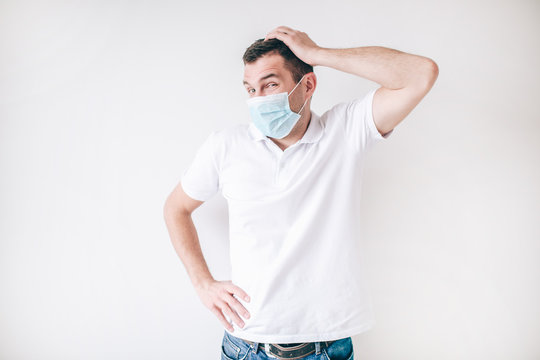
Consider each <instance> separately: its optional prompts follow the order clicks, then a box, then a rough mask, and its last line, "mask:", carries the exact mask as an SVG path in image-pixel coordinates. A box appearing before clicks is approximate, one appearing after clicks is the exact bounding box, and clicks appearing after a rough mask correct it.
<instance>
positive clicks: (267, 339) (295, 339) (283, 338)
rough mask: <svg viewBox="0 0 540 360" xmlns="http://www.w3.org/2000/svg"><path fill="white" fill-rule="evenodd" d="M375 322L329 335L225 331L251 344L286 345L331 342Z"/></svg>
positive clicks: (366, 329) (354, 333)
mask: <svg viewBox="0 0 540 360" xmlns="http://www.w3.org/2000/svg"><path fill="white" fill-rule="evenodd" d="M374 325H375V320H372V321H370V322H368V323H366V324H364V325H362V326H356V327H353V328H349V329H346V330H341V331H333V332H329V333H316V334H307V335H306V334H300V335H299V334H293V335H262V334H250V333H247V332H246V333H244V332H242V331H238V330H235V331H234V332H230V331H229V330H227V329H225V331H226V332H227V333H229V334H230V335H232V336H234V337H237V338H240V339H243V340H248V341H253V342H258V343H270V344H287V343H301V342H315V341H331V340H339V339H343V338H347V337H350V336H353V335H358V334H361V333H363V332H366V331H368V330H370V329H372V328H373V326H374Z"/></svg>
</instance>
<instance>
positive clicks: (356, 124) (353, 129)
mask: <svg viewBox="0 0 540 360" xmlns="http://www.w3.org/2000/svg"><path fill="white" fill-rule="evenodd" d="M375 91H377V89H374V90H371V91H370V92H368V93H367V94H366V95H365V96H364V97H363V98H360V99H355V100H353V101H350V102H348V103H345V119H344V121H345V130H346V131H347V137H348V138H349V139H350V140H351V141H352V143H353V146H354V148H355V149H357V150H361V151H365V150H368V149H370V148H371V147H372V146H373V145H374V144H375V143H377V142H379V141H382V140H385V139H387V138H388V137H389V136H390V135H391V134H392V133H393V132H394V129H392V130H390V131H389V132H387V133H386V134H385V135H384V136H383V135H381V133H380V132H379V130H377V127H376V126H375V122H374V121H373V111H372V110H373V95H375Z"/></svg>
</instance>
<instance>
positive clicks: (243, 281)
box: [181, 89, 393, 343]
mask: <svg viewBox="0 0 540 360" xmlns="http://www.w3.org/2000/svg"><path fill="white" fill-rule="evenodd" d="M375 91H376V89H375V90H372V91H370V92H369V93H367V95H365V96H364V97H363V98H361V99H357V100H353V101H350V102H344V103H340V104H337V105H335V106H333V107H332V108H331V109H329V110H328V111H326V112H325V113H324V114H322V115H321V116H319V115H317V114H315V113H314V112H311V121H310V123H309V126H308V129H307V131H306V133H305V134H304V136H303V137H302V139H300V140H299V141H298V142H297V143H295V144H294V145H291V146H289V147H288V148H287V149H285V151H282V150H281V149H280V148H279V147H278V146H277V145H276V144H274V143H273V142H272V141H271V140H270V139H269V138H267V137H266V136H265V135H263V134H262V133H261V132H260V131H259V130H258V129H257V128H256V127H255V126H254V125H253V123H250V124H241V125H236V126H232V127H229V128H225V129H222V130H219V131H214V132H212V133H211V134H210V136H209V137H208V138H207V139H206V141H205V142H204V143H203V144H202V146H201V147H200V148H199V149H198V152H197V154H196V156H195V159H194V161H193V162H192V163H191V165H190V166H189V168H188V169H187V170H186V171H185V172H184V174H183V176H182V179H181V183H182V187H183V189H184V191H185V192H186V193H187V194H188V195H189V196H190V197H192V198H194V199H197V200H201V201H206V200H208V199H209V198H211V197H212V196H213V195H214V194H216V193H217V192H218V191H221V193H222V194H223V196H224V197H225V199H226V200H227V203H228V210H229V222H230V224H229V229H230V233H229V238H230V259H231V264H232V265H231V266H232V268H231V281H232V282H233V283H234V284H236V285H238V286H239V287H240V288H242V289H244V290H245V291H246V292H247V294H248V295H249V296H250V297H251V301H250V302H245V301H243V300H241V299H239V300H240V302H241V303H242V304H243V305H244V306H245V307H246V309H247V310H248V311H249V312H250V314H251V317H250V318H249V319H244V318H243V317H242V318H243V320H244V322H245V326H244V328H240V327H239V326H237V325H236V324H235V323H233V326H234V329H235V330H234V332H233V333H231V334H232V335H234V336H236V337H239V338H243V339H246V340H250V341H257V342H261V343H298V342H312V341H325V340H336V339H341V338H344V337H349V336H352V335H355V334H358V333H361V332H364V331H366V330H368V329H369V328H371V327H372V326H373V324H374V318H373V311H372V304H371V297H370V294H369V292H368V289H367V288H366V286H365V282H364V278H363V276H364V274H363V272H362V266H361V265H362V264H361V260H362V258H361V256H362V255H361V249H360V248H359V228H358V219H359V217H360V212H359V210H360V187H361V175H362V165H363V161H364V157H365V156H366V153H367V152H368V150H369V149H370V148H371V147H372V146H373V145H374V144H375V143H376V142H378V141H380V140H383V139H386V138H388V136H390V134H391V133H392V132H393V130H392V131H390V132H389V133H387V134H386V135H385V136H384V137H383V136H382V135H381V134H380V133H379V132H378V130H377V128H376V127H375V123H374V122H373V116H372V101H373V94H374V93H375ZM227 319H228V320H230V319H229V318H228V317H227Z"/></svg>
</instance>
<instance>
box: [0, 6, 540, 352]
mask: <svg viewBox="0 0 540 360" xmlns="http://www.w3.org/2000/svg"><path fill="white" fill-rule="evenodd" d="M539 15H540V3H538V2H537V1H524V0H521V1H510V0H508V1H489V2H488V1H464V0H458V1H452V2H449V1H446V2H434V1H427V0H426V1H422V0H414V1H410V2H402V1H396V0H383V1H377V2H375V1H371V2H366V1H337V2H336V1H331V2H313V1H295V2H288V1H281V0H280V1H273V2H266V3H262V2H253V1H249V2H248V1H241V2H240V1H239V2H234V1H233V2H220V1H214V2H178V1H176V2H175V1H72V2H68V1H49V2H39V1H34V2H30V1H3V2H2V3H1V4H0V119H1V122H0V173H1V176H0V198H1V201H0V293H1V294H2V295H1V296H0V319H1V320H0V358H2V359H21V360H22V359H41V360H46V359H102V360H106V359H130V360H137V359H211V358H217V357H218V356H219V346H220V343H221V338H222V336H223V328H222V326H221V324H220V323H219V321H218V320H217V318H216V317H215V316H214V315H213V314H212V313H211V312H210V311H208V310H207V309H206V308H205V307H204V306H203V305H202V303H201V302H200V301H199V299H198V297H197V295H196V293H195V291H194V290H193V288H192V287H191V283H190V281H189V279H188V277H187V274H186V272H185V270H184V268H183V265H182V263H181V262H180V260H179V258H178V257H177V255H176V254H175V253H174V250H173V247H172V245H171V243H170V240H169V238H168V234H167V231H166V228H165V224H164V221H163V216H162V207H163V203H164V201H165V198H166V196H167V195H168V193H169V192H170V191H171V190H172V188H173V187H174V186H175V185H176V184H177V182H178V181H179V179H180V176H181V174H182V173H183V171H184V169H185V168H186V167H187V166H188V165H189V163H190V161H191V160H192V158H193V156H194V154H195V151H196V149H197V147H198V146H199V145H200V144H201V142H202V141H203V140H204V138H205V137H206V136H207V135H208V134H209V133H210V132H211V131H212V130H214V129H218V128H223V127H227V126H230V125H234V124H237V123H246V122H248V121H249V119H248V113H247V109H246V105H245V102H244V100H245V98H246V96H247V95H246V94H245V91H244V89H243V86H242V83H241V80H242V71H243V65H242V62H241V56H242V53H243V51H244V50H245V48H246V47H247V46H248V45H249V44H250V43H251V42H252V41H254V40H255V39H257V38H260V37H263V36H264V35H265V34H266V32H268V31H270V30H271V29H273V28H274V27H276V26H279V25H287V26H290V27H293V28H295V29H299V30H302V31H305V32H306V33H308V35H309V36H310V37H311V38H312V39H313V40H314V41H315V42H317V43H318V44H319V45H321V46H325V47H352V46H367V45H379V46H386V47H391V48H395V49H398V50H402V51H405V52H409V53H413V54H419V55H424V56H427V57H430V58H432V59H434V60H435V61H436V62H437V64H438V65H439V70H440V74H439V78H438V80H437V83H436V84H435V86H434V87H433V89H432V90H431V92H430V93H429V94H428V95H427V96H426V97H425V98H424V100H423V101H422V102H421V103H420V105H419V106H418V107H417V108H416V109H415V110H413V112H412V113H411V114H410V115H409V116H408V117H407V118H406V119H405V120H404V121H403V122H402V123H401V124H400V125H398V127H397V128H396V129H395V131H394V134H393V135H392V137H391V139H390V140H389V141H388V143H385V144H384V145H379V146H378V147H377V148H376V149H374V151H373V152H372V155H371V157H370V158H369V159H368V162H367V163H366V167H365V178H364V183H363V185H362V186H363V192H364V193H363V203H362V209H363V211H364V214H365V217H364V218H363V219H361V221H362V222H363V226H364V233H365V237H364V239H363V242H364V248H365V256H364V257H365V258H366V259H367V260H368V264H367V265H368V268H369V270H370V274H369V279H370V286H371V289H372V292H373V300H374V305H375V311H376V318H377V325H376V327H375V328H374V329H373V330H371V331H369V332H366V333H364V334H360V335H357V336H355V337H354V338H353V339H354V346H355V353H356V355H357V357H358V358H359V359H372V360H383V359H401V360H407V359H415V360H418V359H434V358H437V359H440V360H443V359H448V360H450V359H460V360H468V359H471V360H472V359H475V360H478V359H486V360H488V359H489V360H494V359H501V360H502V359H538V358H540V345H539V343H538V341H537V340H538V338H537V334H539V333H540V310H539V309H540V308H539V307H538V304H539V303H540V271H539V270H540V265H539V264H540V262H539V260H540V259H539V257H540V242H539V240H540V225H539V224H540V222H539V220H540V219H539V217H540V215H539V214H540V191H539V186H538V184H540V141H539V135H538V134H539V131H540V125H539V120H540V118H539V115H540V111H539V107H538V99H539V98H540V85H539V83H540V82H539V81H538V80H540V77H539V75H540V71H539V70H538V64H540V46H539V45H538V44H540V41H539V40H540V39H539V38H540V36H539V35H540V21H539V20H540V16H539ZM315 72H316V74H317V76H318V80H319V84H318V89H317V93H316V94H315V96H314V99H313V108H314V110H315V111H316V112H318V113H322V112H324V110H326V109H327V108H329V107H330V106H332V105H333V104H335V103H337V102H340V101H345V100H351V99H353V98H355V97H358V96H362V95H364V94H365V93H366V92H367V91H369V90H370V89H373V88H375V87H377V86H378V85H377V84H375V83H373V82H371V81H368V80H365V79H361V78H358V77H355V76H353V75H349V74H345V73H340V72H338V71H335V70H332V69H328V68H316V69H315ZM194 220H195V223H196V226H197V228H198V229H199V235H200V239H201V242H202V247H203V251H204V253H205V256H206V259H207V261H208V263H209V265H210V268H211V271H212V273H213V274H214V276H215V277H216V278H217V279H227V277H228V272H229V262H228V261H229V260H228V257H227V255H226V254H227V250H228V243H227V235H226V234H227V212H226V203H225V201H224V199H223V198H222V197H221V196H216V197H214V198H212V199H211V200H210V201H208V202H207V203H205V204H204V205H203V206H202V207H200V208H199V209H198V210H197V211H196V212H195V213H194ZM535 335H536V336H535Z"/></svg>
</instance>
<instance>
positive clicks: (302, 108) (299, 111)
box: [287, 74, 309, 115]
mask: <svg viewBox="0 0 540 360" xmlns="http://www.w3.org/2000/svg"><path fill="white" fill-rule="evenodd" d="M304 76H306V74H304V75H303V76H302V78H301V79H300V81H299V82H298V84H296V86H295V87H294V88H293V89H292V90H291V92H290V93H289V95H287V97H289V96H291V94H292V92H293V91H294V90H296V87H297V86H298V85H300V83H301V82H302V80H304ZM308 100H309V98H307V99H306V101H304V105H302V107H301V108H300V110H298V112H297V114H298V115H300V113H301V112H302V110H304V106H306V103H307V101H308Z"/></svg>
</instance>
